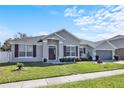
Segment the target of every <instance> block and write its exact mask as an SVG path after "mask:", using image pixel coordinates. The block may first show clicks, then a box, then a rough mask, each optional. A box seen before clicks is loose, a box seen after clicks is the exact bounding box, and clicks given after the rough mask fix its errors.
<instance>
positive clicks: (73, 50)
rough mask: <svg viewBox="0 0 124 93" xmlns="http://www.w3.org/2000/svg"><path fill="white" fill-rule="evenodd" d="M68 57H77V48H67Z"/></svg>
mask: <svg viewBox="0 0 124 93" xmlns="http://www.w3.org/2000/svg"><path fill="white" fill-rule="evenodd" d="M66 56H76V46H66Z"/></svg>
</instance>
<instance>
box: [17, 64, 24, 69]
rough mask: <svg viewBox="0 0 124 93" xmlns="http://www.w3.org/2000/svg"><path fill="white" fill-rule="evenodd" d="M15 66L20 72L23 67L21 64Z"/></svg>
mask: <svg viewBox="0 0 124 93" xmlns="http://www.w3.org/2000/svg"><path fill="white" fill-rule="evenodd" d="M16 66H17V70H22V68H23V67H24V64H23V63H17V64H16Z"/></svg>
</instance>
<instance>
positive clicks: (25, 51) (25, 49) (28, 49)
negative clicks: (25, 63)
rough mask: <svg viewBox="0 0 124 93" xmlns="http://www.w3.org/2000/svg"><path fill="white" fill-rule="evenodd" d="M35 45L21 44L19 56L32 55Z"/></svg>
mask: <svg viewBox="0 0 124 93" xmlns="http://www.w3.org/2000/svg"><path fill="white" fill-rule="evenodd" d="M32 56H33V45H19V57H32Z"/></svg>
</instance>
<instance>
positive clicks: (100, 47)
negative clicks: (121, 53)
mask: <svg viewBox="0 0 124 93" xmlns="http://www.w3.org/2000/svg"><path fill="white" fill-rule="evenodd" d="M95 50H114V48H113V47H112V46H111V45H110V44H108V43H107V42H106V41H105V42H103V43H102V44H100V45H98V46H97V47H96V48H95Z"/></svg>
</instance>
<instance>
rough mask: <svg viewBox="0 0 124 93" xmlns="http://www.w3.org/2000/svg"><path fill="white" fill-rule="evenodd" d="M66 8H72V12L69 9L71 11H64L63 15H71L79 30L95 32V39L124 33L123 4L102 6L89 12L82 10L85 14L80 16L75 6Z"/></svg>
mask: <svg viewBox="0 0 124 93" xmlns="http://www.w3.org/2000/svg"><path fill="white" fill-rule="evenodd" d="M91 7H92V6H91ZM67 9H68V10H69V9H72V10H73V12H72V10H71V13H70V12H69V13H68V14H67V13H65V15H66V16H69V17H71V18H72V22H73V23H74V24H75V25H76V26H78V27H80V29H81V30H86V31H89V32H91V33H95V34H96V36H95V37H93V38H95V40H100V39H106V38H110V37H112V36H115V35H119V34H124V6H102V7H101V8H98V9H97V10H92V11H89V12H86V11H85V10H84V11H85V15H80V16H79V13H78V12H77V11H79V10H78V9H77V7H72V8H67ZM81 10H82V9H81ZM86 13H87V14H86ZM69 14H70V15H69ZM73 14H74V16H76V17H75V18H73V16H72V15H73Z"/></svg>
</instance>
